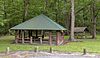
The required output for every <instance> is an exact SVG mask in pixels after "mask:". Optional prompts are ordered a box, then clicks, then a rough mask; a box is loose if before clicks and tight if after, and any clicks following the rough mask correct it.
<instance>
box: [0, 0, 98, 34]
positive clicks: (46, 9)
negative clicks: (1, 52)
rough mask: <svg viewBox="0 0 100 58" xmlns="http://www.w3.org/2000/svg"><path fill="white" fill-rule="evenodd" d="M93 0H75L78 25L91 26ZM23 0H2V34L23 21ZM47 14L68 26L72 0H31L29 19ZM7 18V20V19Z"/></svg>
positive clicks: (0, 7) (0, 16)
mask: <svg viewBox="0 0 100 58" xmlns="http://www.w3.org/2000/svg"><path fill="white" fill-rule="evenodd" d="M91 1H92V0H75V15H76V23H75V24H76V26H87V27H89V28H90V26H91V24H92V23H91V10H90V8H91ZM99 2H100V1H98V0H96V2H95V4H96V14H97V26H99V24H100V20H99V19H100V16H99V15H100V11H99V10H100V8H99V7H100V3H99ZM23 12H24V2H23V0H0V29H1V30H0V34H1V33H2V34H3V33H5V31H4V30H7V31H6V33H7V32H8V30H9V29H10V28H11V27H13V26H15V25H17V24H19V23H21V22H22V21H23ZM41 13H43V14H45V15H47V16H49V17H50V18H51V19H53V20H54V21H56V22H57V23H59V24H61V25H63V26H64V27H65V26H67V25H66V22H67V21H68V20H69V17H70V0H48V1H47V3H46V0H39V1H38V0H29V7H28V15H27V20H28V19H30V18H33V17H35V16H37V15H39V14H41ZM5 20H7V21H5Z"/></svg>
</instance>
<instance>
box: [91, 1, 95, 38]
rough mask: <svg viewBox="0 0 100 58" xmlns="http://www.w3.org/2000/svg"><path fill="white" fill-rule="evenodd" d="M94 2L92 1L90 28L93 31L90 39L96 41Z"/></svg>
mask: <svg viewBox="0 0 100 58" xmlns="http://www.w3.org/2000/svg"><path fill="white" fill-rule="evenodd" d="M95 11H96V10H95V1H94V0H93V1H92V23H93V24H92V25H93V26H92V28H93V31H92V38H93V39H96V16H95Z"/></svg>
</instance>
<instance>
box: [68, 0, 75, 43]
mask: <svg viewBox="0 0 100 58" xmlns="http://www.w3.org/2000/svg"><path fill="white" fill-rule="evenodd" d="M74 26H75V11H74V0H71V29H70V38H69V40H70V41H76V40H75V38H74Z"/></svg>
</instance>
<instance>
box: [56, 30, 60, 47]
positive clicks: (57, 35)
mask: <svg viewBox="0 0 100 58" xmlns="http://www.w3.org/2000/svg"><path fill="white" fill-rule="evenodd" d="M59 36H60V33H59V32H58V31H57V34H56V45H59Z"/></svg>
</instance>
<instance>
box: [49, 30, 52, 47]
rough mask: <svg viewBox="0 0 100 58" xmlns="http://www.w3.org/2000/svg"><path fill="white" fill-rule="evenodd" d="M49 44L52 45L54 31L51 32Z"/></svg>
mask: <svg viewBox="0 0 100 58" xmlns="http://www.w3.org/2000/svg"><path fill="white" fill-rule="evenodd" d="M49 44H50V45H52V32H49Z"/></svg>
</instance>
